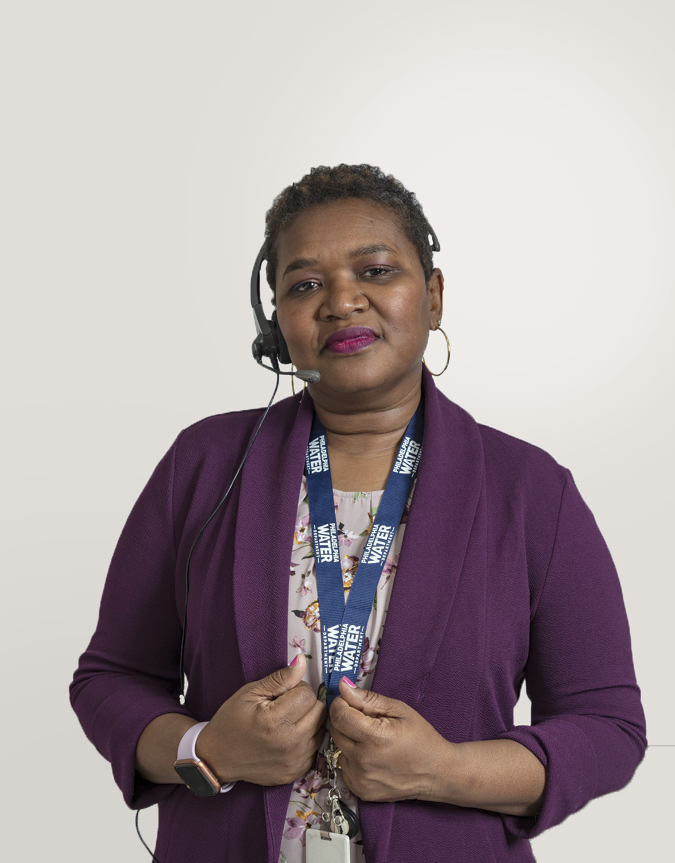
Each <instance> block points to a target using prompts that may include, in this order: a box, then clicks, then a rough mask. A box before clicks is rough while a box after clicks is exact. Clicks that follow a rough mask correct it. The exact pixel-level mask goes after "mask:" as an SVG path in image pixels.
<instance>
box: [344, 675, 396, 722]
mask: <svg viewBox="0 0 675 863" xmlns="http://www.w3.org/2000/svg"><path fill="white" fill-rule="evenodd" d="M340 695H341V697H342V698H343V699H344V701H346V703H347V704H348V705H349V706H350V707H354V708H356V710H360V711H361V712H362V713H363V714H364V715H365V716H391V717H399V716H401V715H402V713H403V712H404V711H405V709H406V705H405V704H404V702H403V701H397V700H396V699H395V698H387V697H386V695H380V694H379V693H377V692H372V691H371V690H368V689H361V688H360V687H358V686H354V684H353V683H352V682H351V680H350V679H349V678H348V677H343V678H342V680H340Z"/></svg>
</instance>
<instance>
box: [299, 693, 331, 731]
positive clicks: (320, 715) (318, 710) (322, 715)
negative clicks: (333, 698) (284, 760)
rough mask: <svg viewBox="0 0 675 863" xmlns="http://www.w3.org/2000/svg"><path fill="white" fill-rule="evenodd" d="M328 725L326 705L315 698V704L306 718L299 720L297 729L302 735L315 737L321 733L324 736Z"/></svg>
mask: <svg viewBox="0 0 675 863" xmlns="http://www.w3.org/2000/svg"><path fill="white" fill-rule="evenodd" d="M325 724H326V705H325V704H324V703H323V701H319V700H318V699H317V698H316V696H314V704H313V705H312V707H311V709H310V710H308V711H307V712H306V713H305V714H304V716H301V717H299V718H298V720H297V721H296V723H295V727H296V728H297V729H298V733H300V734H303V733H304V734H308V735H310V736H311V735H314V734H317V733H318V732H319V731H320V732H321V733H322V734H323V733H324V731H325V727H324V726H325Z"/></svg>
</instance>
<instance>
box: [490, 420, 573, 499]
mask: <svg viewBox="0 0 675 863" xmlns="http://www.w3.org/2000/svg"><path fill="white" fill-rule="evenodd" d="M476 425H477V427H478V431H479V433H480V436H481V440H482V443H483V453H484V457H485V466H486V470H488V469H489V470H491V471H498V472H499V475H500V476H501V477H503V478H504V479H505V480H507V481H509V482H511V483H514V482H536V483H539V484H540V483H545V484H547V485H553V486H555V487H556V488H558V489H561V490H562V487H563V486H564V485H565V482H566V478H567V475H568V471H567V468H565V467H563V466H562V465H561V464H559V463H558V462H557V461H556V460H555V458H553V456H552V455H550V454H549V453H548V452H546V451H545V450H543V449H541V447H538V446H535V445H534V444H531V443H528V442H527V441H524V440H521V439H520V438H517V437H514V436H513V435H510V434H507V433H506V432H503V431H499V430H498V429H495V428H491V427H490V426H487V425H483V424H482V423H476Z"/></svg>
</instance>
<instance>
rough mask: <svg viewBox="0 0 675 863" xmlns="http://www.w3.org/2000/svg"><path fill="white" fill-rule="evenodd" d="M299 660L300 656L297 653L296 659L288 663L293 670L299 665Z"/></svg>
mask: <svg viewBox="0 0 675 863" xmlns="http://www.w3.org/2000/svg"><path fill="white" fill-rule="evenodd" d="M298 659H300V654H299V653H296V654H295V657H294V658H293V659H292V660H291V661H290V662H289V663H288V665H289V667H290V668H293V666H294V665H297V664H298Z"/></svg>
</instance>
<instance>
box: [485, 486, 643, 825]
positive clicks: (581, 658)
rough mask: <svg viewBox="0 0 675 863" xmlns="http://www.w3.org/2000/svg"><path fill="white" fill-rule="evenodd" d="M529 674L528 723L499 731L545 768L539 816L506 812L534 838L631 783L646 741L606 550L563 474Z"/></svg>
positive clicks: (532, 637)
mask: <svg viewBox="0 0 675 863" xmlns="http://www.w3.org/2000/svg"><path fill="white" fill-rule="evenodd" d="M534 599H535V603H536V606H535V609H534V613H533V615H532V618H531V624H530V649H529V654H528V661H527V665H526V668H525V683H526V688H527V694H528V696H529V698H530V701H531V703H532V725H530V726H519V727H516V728H514V729H513V730H511V731H508V732H504V733H502V734H500V735H498V736H499V737H500V738H503V739H510V740H515V741H517V742H518V743H521V744H522V745H523V746H525V747H526V748H527V749H529V750H530V751H531V752H532V753H533V754H534V755H535V756H536V757H537V758H538V759H539V760H540V761H541V762H542V764H543V765H544V767H546V787H545V791H544V799H543V804H542V807H541V810H540V812H539V815H538V816H537V817H536V818H519V817H515V816H509V815H503V816H502V818H503V821H504V824H505V826H506V828H507V829H508V830H509V832H510V833H512V834H514V835H515V836H518V837H521V838H532V837H534V836H537V835H539V834H540V833H541V832H543V831H544V830H546V829H547V828H549V827H553V826H554V825H556V824H559V823H560V822H561V821H563V820H564V819H565V818H566V817H567V816H568V815H571V814H572V813H573V812H576V811H577V810H579V809H581V808H582V807H583V806H585V805H586V803H588V802H589V800H591V799H592V798H594V797H599V796H601V795H602V794H608V793H609V792H611V791H618V790H619V789H620V788H623V787H624V786H625V785H627V784H628V782H629V781H630V779H631V778H632V776H633V774H634V772H635V770H636V768H637V766H638V764H639V763H640V761H641V760H642V758H643V756H644V753H645V749H646V745H647V741H646V737H645V720H644V713H643V710H642V705H641V702H640V690H639V688H638V686H637V683H636V680H635V672H634V670H633V660H632V655H631V644H630V632H629V628H628V620H627V617H626V611H625V608H624V604H623V598H622V594H621V587H620V584H619V579H618V576H617V574H616V570H615V568H614V564H613V562H612V558H611V556H610V553H609V550H608V548H607V546H606V544H605V542H604V540H603V538H602V535H601V534H600V531H599V529H598V527H597V525H596V523H595V519H594V518H593V515H592V514H591V512H590V510H589V509H588V507H587V506H586V504H585V503H584V501H583V499H582V498H581V495H580V494H579V492H578V491H577V488H576V486H575V484H574V480H573V479H572V475H571V474H570V473H569V471H567V472H566V480H565V485H564V488H563V492H562V498H561V504H560V511H559V515H558V525H557V531H556V536H555V541H554V545H553V549H552V552H551V558H550V562H549V566H548V571H547V573H546V577H545V580H544V583H543V587H542V589H541V591H540V594H539V597H538V598H537V597H534Z"/></svg>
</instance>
